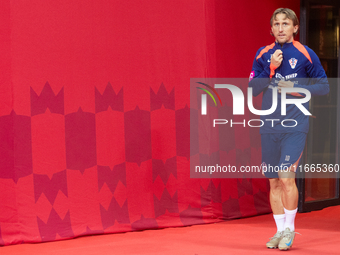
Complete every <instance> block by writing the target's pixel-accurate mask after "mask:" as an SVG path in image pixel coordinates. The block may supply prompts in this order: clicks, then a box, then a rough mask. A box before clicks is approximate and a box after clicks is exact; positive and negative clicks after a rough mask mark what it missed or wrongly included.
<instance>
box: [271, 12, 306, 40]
mask: <svg viewBox="0 0 340 255" xmlns="http://www.w3.org/2000/svg"><path fill="white" fill-rule="evenodd" d="M298 28H299V26H298V25H296V26H293V21H292V20H291V19H288V18H287V17H286V15H285V14H283V13H279V14H277V15H276V17H275V19H274V20H273V25H272V33H273V35H274V37H275V40H276V41H277V42H278V43H280V44H281V45H283V44H284V43H290V42H292V41H293V39H294V33H296V32H297V30H298Z"/></svg>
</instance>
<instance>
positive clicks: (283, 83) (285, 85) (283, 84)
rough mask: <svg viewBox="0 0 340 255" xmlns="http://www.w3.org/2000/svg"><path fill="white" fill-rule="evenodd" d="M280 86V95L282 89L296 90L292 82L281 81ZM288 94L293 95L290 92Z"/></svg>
mask: <svg viewBox="0 0 340 255" xmlns="http://www.w3.org/2000/svg"><path fill="white" fill-rule="evenodd" d="M277 85H278V89H279V93H281V89H282V88H294V83H293V82H291V81H282V80H281V81H279V83H278V84H277ZM287 94H291V92H288V93H287Z"/></svg>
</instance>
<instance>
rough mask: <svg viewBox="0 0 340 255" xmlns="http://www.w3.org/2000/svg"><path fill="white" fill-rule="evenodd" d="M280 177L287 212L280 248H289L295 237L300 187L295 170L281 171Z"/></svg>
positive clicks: (283, 202) (283, 201)
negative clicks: (296, 180)
mask: <svg viewBox="0 0 340 255" xmlns="http://www.w3.org/2000/svg"><path fill="white" fill-rule="evenodd" d="M279 178H280V182H281V186H282V204H283V207H284V212H285V217H286V219H285V225H284V229H285V231H284V233H283V238H282V239H281V241H280V243H279V246H278V247H279V249H280V250H288V249H290V248H291V247H292V245H293V241H294V237H295V232H294V230H295V225H294V221H295V216H296V212H297V205H298V197H299V193H298V189H297V187H296V183H295V173H294V172H280V173H279Z"/></svg>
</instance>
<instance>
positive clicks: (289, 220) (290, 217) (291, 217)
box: [283, 208, 297, 231]
mask: <svg viewBox="0 0 340 255" xmlns="http://www.w3.org/2000/svg"><path fill="white" fill-rule="evenodd" d="M283 209H284V210H285V215H286V222H285V226H284V229H286V228H289V229H290V230H291V231H294V230H295V226H294V221H295V216H296V212H297V208H296V209H294V210H287V209H286V208H283Z"/></svg>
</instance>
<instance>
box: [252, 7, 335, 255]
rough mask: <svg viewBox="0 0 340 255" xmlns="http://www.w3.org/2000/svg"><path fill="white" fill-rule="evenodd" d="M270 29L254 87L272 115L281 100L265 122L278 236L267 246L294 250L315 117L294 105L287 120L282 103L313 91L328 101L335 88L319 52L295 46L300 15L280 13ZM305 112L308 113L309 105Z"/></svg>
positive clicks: (255, 67)
mask: <svg viewBox="0 0 340 255" xmlns="http://www.w3.org/2000/svg"><path fill="white" fill-rule="evenodd" d="M270 25H271V33H272V35H273V36H274V38H275V42H274V43H272V44H271V45H268V46H265V47H262V48H260V49H259V50H258V51H257V53H256V56H255V60H254V63H253V68H252V72H251V74H250V81H249V87H251V88H252V89H253V95H254V96H257V95H259V94H260V93H261V92H263V98H262V110H269V109H271V107H272V105H273V101H275V96H277V108H276V110H275V111H274V112H272V113H271V114H269V115H266V116H261V119H262V121H263V123H264V125H263V126H262V127H261V128H260V134H261V144H262V162H263V163H262V166H263V169H265V170H266V171H264V174H265V176H266V177H267V178H269V183H270V195H269V200H270V205H271V208H272V211H273V215H274V220H275V223H276V226H277V233H276V234H275V235H274V236H273V237H272V238H271V240H270V241H269V242H268V243H267V244H266V246H267V247H268V248H279V249H280V250H288V249H289V248H290V247H292V244H293V240H294V237H295V226H294V221H295V215H296V212H297V205H298V190H297V187H296V183H295V171H296V169H297V167H298V164H299V160H300V158H301V155H302V152H303V149H304V145H305V141H306V136H307V133H308V127H309V123H308V118H309V117H308V116H307V115H305V113H304V112H302V110H301V109H300V108H301V107H297V105H295V104H288V105H287V107H286V113H285V115H284V114H282V113H281V97H282V99H284V98H287V99H295V100H298V99H301V98H302V99H303V97H305V96H306V95H304V94H301V93H296V92H293V90H294V89H292V88H303V89H307V90H308V91H309V92H310V94H311V96H315V95H325V94H328V92H329V84H328V81H327V77H326V74H325V71H324V69H323V68H322V66H321V64H320V60H319V58H318V57H317V55H316V54H315V53H314V51H312V50H311V49H310V48H308V47H307V46H304V45H302V44H300V43H299V42H297V41H294V36H295V35H296V34H297V32H298V29H299V20H298V18H297V16H296V14H295V13H294V11H292V10H290V9H288V8H279V9H277V10H275V12H274V13H273V15H272V17H271V20H270ZM301 78H303V79H301ZM289 90H290V92H289ZM274 94H275V95H274ZM273 98H274V100H273ZM305 101H306V100H305ZM274 103H275V102H274ZM302 106H303V107H305V108H306V109H307V111H308V109H309V104H308V102H304V103H303V104H302ZM271 167H272V168H271ZM270 169H276V170H270Z"/></svg>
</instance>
